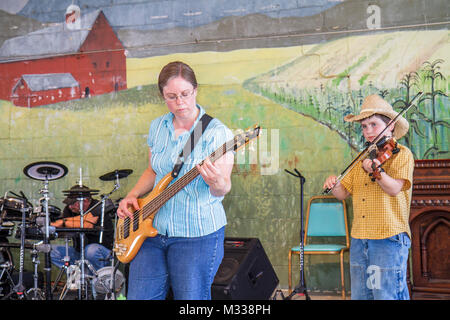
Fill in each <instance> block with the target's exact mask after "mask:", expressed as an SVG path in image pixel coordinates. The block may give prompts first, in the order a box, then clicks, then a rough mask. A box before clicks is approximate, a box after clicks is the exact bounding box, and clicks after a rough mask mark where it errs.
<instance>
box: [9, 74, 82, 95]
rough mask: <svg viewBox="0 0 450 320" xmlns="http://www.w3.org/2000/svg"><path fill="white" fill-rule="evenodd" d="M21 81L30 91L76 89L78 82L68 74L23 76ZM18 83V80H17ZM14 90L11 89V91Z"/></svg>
mask: <svg viewBox="0 0 450 320" xmlns="http://www.w3.org/2000/svg"><path fill="white" fill-rule="evenodd" d="M22 79H23V81H25V83H26V84H27V86H28V87H29V88H30V90H31V91H33V92H35V91H44V90H52V89H60V88H72V87H77V86H78V85H79V84H78V81H77V80H75V78H74V77H73V76H72V75H71V74H70V73H43V74H24V75H22ZM19 82H20V80H19ZM14 90H15V88H14V89H13V91H14Z"/></svg>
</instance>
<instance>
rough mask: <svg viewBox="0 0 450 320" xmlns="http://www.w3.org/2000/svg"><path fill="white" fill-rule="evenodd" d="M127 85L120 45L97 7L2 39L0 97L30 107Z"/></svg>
mask: <svg viewBox="0 0 450 320" xmlns="http://www.w3.org/2000/svg"><path fill="white" fill-rule="evenodd" d="M126 88H127V81H126V57H125V48H124V47H123V45H122V43H121V42H120V40H119V38H118V37H117V35H116V34H115V32H114V30H113V29H112V28H111V26H110V24H109V22H108V19H107V18H106V17H105V15H104V13H103V12H102V11H100V10H97V11H93V12H91V13H88V14H86V15H84V16H82V17H81V20H80V28H77V29H73V28H68V27H67V26H66V24H64V23H62V24H58V25H56V26H52V27H48V28H44V29H41V30H38V31H35V32H32V33H29V34H27V35H25V36H21V37H16V38H11V39H8V40H7V41H5V42H4V43H3V45H2V46H1V47H0V99H4V100H9V101H12V102H13V103H14V104H15V105H17V106H24V107H34V106H40V105H46V104H51V103H56V102H60V101H67V100H72V99H79V98H85V97H89V96H92V95H101V94H105V93H108V92H113V91H118V90H123V89H126Z"/></svg>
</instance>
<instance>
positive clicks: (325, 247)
mask: <svg viewBox="0 0 450 320" xmlns="http://www.w3.org/2000/svg"><path fill="white" fill-rule="evenodd" d="M344 248H346V246H345V245H342V244H307V245H306V246H304V247H303V251H304V252H308V251H341V250H342V249H344ZM291 251H300V246H295V247H292V248H291Z"/></svg>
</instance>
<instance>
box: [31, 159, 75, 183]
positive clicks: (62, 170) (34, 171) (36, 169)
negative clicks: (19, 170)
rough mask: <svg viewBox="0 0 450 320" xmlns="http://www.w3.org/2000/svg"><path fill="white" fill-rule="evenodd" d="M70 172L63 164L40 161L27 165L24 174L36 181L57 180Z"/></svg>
mask: <svg viewBox="0 0 450 320" xmlns="http://www.w3.org/2000/svg"><path fill="white" fill-rule="evenodd" d="M67 172H69V170H68V169H67V167H66V166H65V165H63V164H60V163H57V162H52V161H39V162H34V163H31V164H29V165H27V166H26V167H25V168H24V169H23V173H24V174H25V175H26V176H27V177H28V178H31V179H35V180H42V181H43V180H57V179H60V178H62V177H64V176H65V175H66V174H67Z"/></svg>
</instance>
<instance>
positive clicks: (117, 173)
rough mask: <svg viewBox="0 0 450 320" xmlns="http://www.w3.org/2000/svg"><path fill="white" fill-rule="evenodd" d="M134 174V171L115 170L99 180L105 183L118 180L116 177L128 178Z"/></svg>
mask: <svg viewBox="0 0 450 320" xmlns="http://www.w3.org/2000/svg"><path fill="white" fill-rule="evenodd" d="M132 173H133V170H131V169H122V170H114V171H112V172H109V173H106V174H104V175H102V176H101V177H100V178H99V179H100V180H103V181H112V180H116V177H118V178H119V179H122V178H126V177H128V176H129V175H130V174H132Z"/></svg>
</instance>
